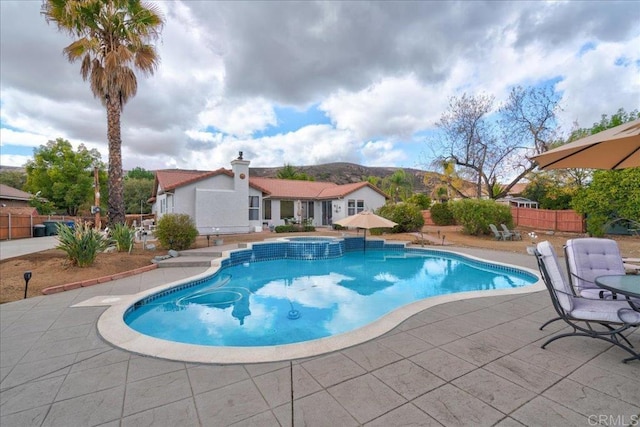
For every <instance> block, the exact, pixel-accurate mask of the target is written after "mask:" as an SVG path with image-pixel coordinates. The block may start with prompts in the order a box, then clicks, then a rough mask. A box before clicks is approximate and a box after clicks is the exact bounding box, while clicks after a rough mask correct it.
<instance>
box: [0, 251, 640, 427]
mask: <svg viewBox="0 0 640 427" xmlns="http://www.w3.org/2000/svg"><path fill="white" fill-rule="evenodd" d="M453 250H456V251H459V252H462V253H468V254H470V255H473V256H477V257H482V258H485V259H490V260H495V261H500V262H504V263H510V264H514V265H519V266H523V267H527V268H531V269H536V268H537V267H536V263H535V259H534V258H533V257H532V256H527V255H524V254H517V253H507V252H498V251H490V250H483V249H456V248H453ZM202 271H204V268H203V267H173V268H158V269H155V270H153V271H150V272H146V273H143V274H139V275H136V276H131V277H128V278H124V279H120V280H116V281H112V282H108V283H104V284H101V285H97V286H91V287H87V288H81V289H76V290H72V291H67V292H62V293H59V294H54V295H48V296H41V297H36V298H29V299H26V300H23V301H18V302H12V303H7V304H3V305H0V329H1V332H0V380H1V381H0V425H2V426H3V427H8V426H21V427H22V426H90V425H105V426H118V425H121V426H132V425H133V426H136V425H167V426H175V425H182V426H199V425H203V426H227V425H238V426H291V425H294V426H298V425H300V426H302V425H305V426H333V427H336V426H340V427H342V426H358V425H367V426H398V425H424V426H431V425H434V426H435V425H445V426H461V425H473V426H479V425H499V426H516V425H528V426H553V425H563V426H572V425H575V426H593V425H635V424H637V423H638V421H640V362H638V361H634V362H630V363H628V364H623V363H622V362H621V360H622V359H623V358H624V357H626V356H627V355H626V354H625V353H624V352H623V351H622V350H620V349H619V348H615V347H612V346H611V345H610V344H608V343H605V342H602V341H598V340H594V339H590V338H582V337H570V338H565V339H562V340H559V341H556V342H554V343H552V344H550V345H549V346H548V348H547V349H546V350H543V349H541V348H540V344H541V343H542V342H544V339H545V337H548V336H549V335H552V334H554V333H556V332H557V331H558V330H559V329H560V328H563V327H564V324H562V323H561V322H555V323H553V324H551V325H549V326H548V327H547V329H546V330H545V331H539V330H538V328H539V326H540V325H541V324H542V323H543V322H544V321H546V320H548V319H550V318H552V317H554V316H555V312H554V311H553V308H552V306H551V300H550V298H549V296H548V293H547V291H546V290H545V291H541V292H534V293H530V294H519V295H511V296H499V297H483V298H475V299H469V300H460V301H456V302H450V303H446V304H442V305H438V306H434V307H432V308H430V309H427V310H424V311H422V312H420V313H418V314H416V315H414V316H413V317H411V318H410V319H408V320H406V321H405V322H403V323H402V324H401V325H399V326H398V327H396V328H395V329H393V330H392V331H390V332H389V333H387V334H385V335H383V336H381V337H379V338H376V339H374V340H371V341H369V342H366V343H364V344H361V345H357V346H354V347H350V348H347V349H344V350H341V351H337V352H333V353H329V354H325V355H321V356H317V357H312V358H307V359H300V360H293V361H287V362H277V363H264V364H238V365H209V364H195V363H184V362H174V361H167V360H160V359H153V358H149V357H144V356H140V355H136V354H131V353H129V352H126V351H123V350H120V349H117V348H114V347H112V346H111V345H109V344H108V343H106V342H105V341H103V340H102V339H101V338H100V336H99V335H98V333H97V329H96V322H97V320H98V318H99V316H100V315H101V314H102V313H103V312H104V310H106V308H107V307H80V308H72V307H71V306H72V305H74V304H77V303H80V302H83V301H85V300H88V299H90V298H92V297H96V296H107V295H123V294H134V293H137V292H140V291H142V290H144V289H148V288H151V287H154V286H157V285H159V284H163V283H168V282H171V281H174V280H178V279H181V278H184V277H189V276H192V275H195V274H198V273H201V272H202ZM628 338H629V340H630V341H631V343H632V344H633V345H634V346H635V347H638V346H640V332H638V331H635V332H634V333H633V334H632V335H630V336H629V337H628Z"/></svg>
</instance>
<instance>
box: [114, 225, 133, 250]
mask: <svg viewBox="0 0 640 427" xmlns="http://www.w3.org/2000/svg"><path fill="white" fill-rule="evenodd" d="M135 236H136V232H135V230H134V229H133V228H129V227H128V226H127V225H126V224H120V223H119V224H115V225H114V226H113V230H111V239H112V240H113V241H114V242H115V244H116V248H117V249H118V252H129V253H131V249H133V241H134V240H135Z"/></svg>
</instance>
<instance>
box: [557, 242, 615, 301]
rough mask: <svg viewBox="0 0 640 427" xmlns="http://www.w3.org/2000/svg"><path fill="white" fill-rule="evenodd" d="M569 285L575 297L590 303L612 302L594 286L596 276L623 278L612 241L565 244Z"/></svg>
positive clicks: (607, 295) (604, 292)
mask: <svg viewBox="0 0 640 427" xmlns="http://www.w3.org/2000/svg"><path fill="white" fill-rule="evenodd" d="M564 252H565V258H566V261H567V271H568V272H569V282H570V283H571V285H572V286H573V290H574V292H575V293H576V295H579V296H581V297H585V298H593V299H615V298H616V296H615V295H613V294H612V293H611V292H609V291H606V290H604V289H601V288H599V287H598V285H596V283H595V278H596V277H598V276H610V275H617V274H625V268H624V263H623V262H622V255H620V249H619V248H618V244H617V243H616V241H615V240H611V239H599V238H594V237H585V238H580V239H570V240H567V244H566V245H565V247H564Z"/></svg>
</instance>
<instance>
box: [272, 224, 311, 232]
mask: <svg viewBox="0 0 640 427" xmlns="http://www.w3.org/2000/svg"><path fill="white" fill-rule="evenodd" d="M274 231H275V232H276V233H297V232H301V231H316V228H315V227H314V226H313V225H298V224H288V225H278V226H276V228H275V229H274Z"/></svg>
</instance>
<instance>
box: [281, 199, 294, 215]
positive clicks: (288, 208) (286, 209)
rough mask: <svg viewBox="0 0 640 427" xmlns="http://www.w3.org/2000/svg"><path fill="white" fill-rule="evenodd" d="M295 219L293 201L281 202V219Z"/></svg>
mask: <svg viewBox="0 0 640 427" xmlns="http://www.w3.org/2000/svg"><path fill="white" fill-rule="evenodd" d="M293 217H294V214H293V200H280V219H285V218H293Z"/></svg>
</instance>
